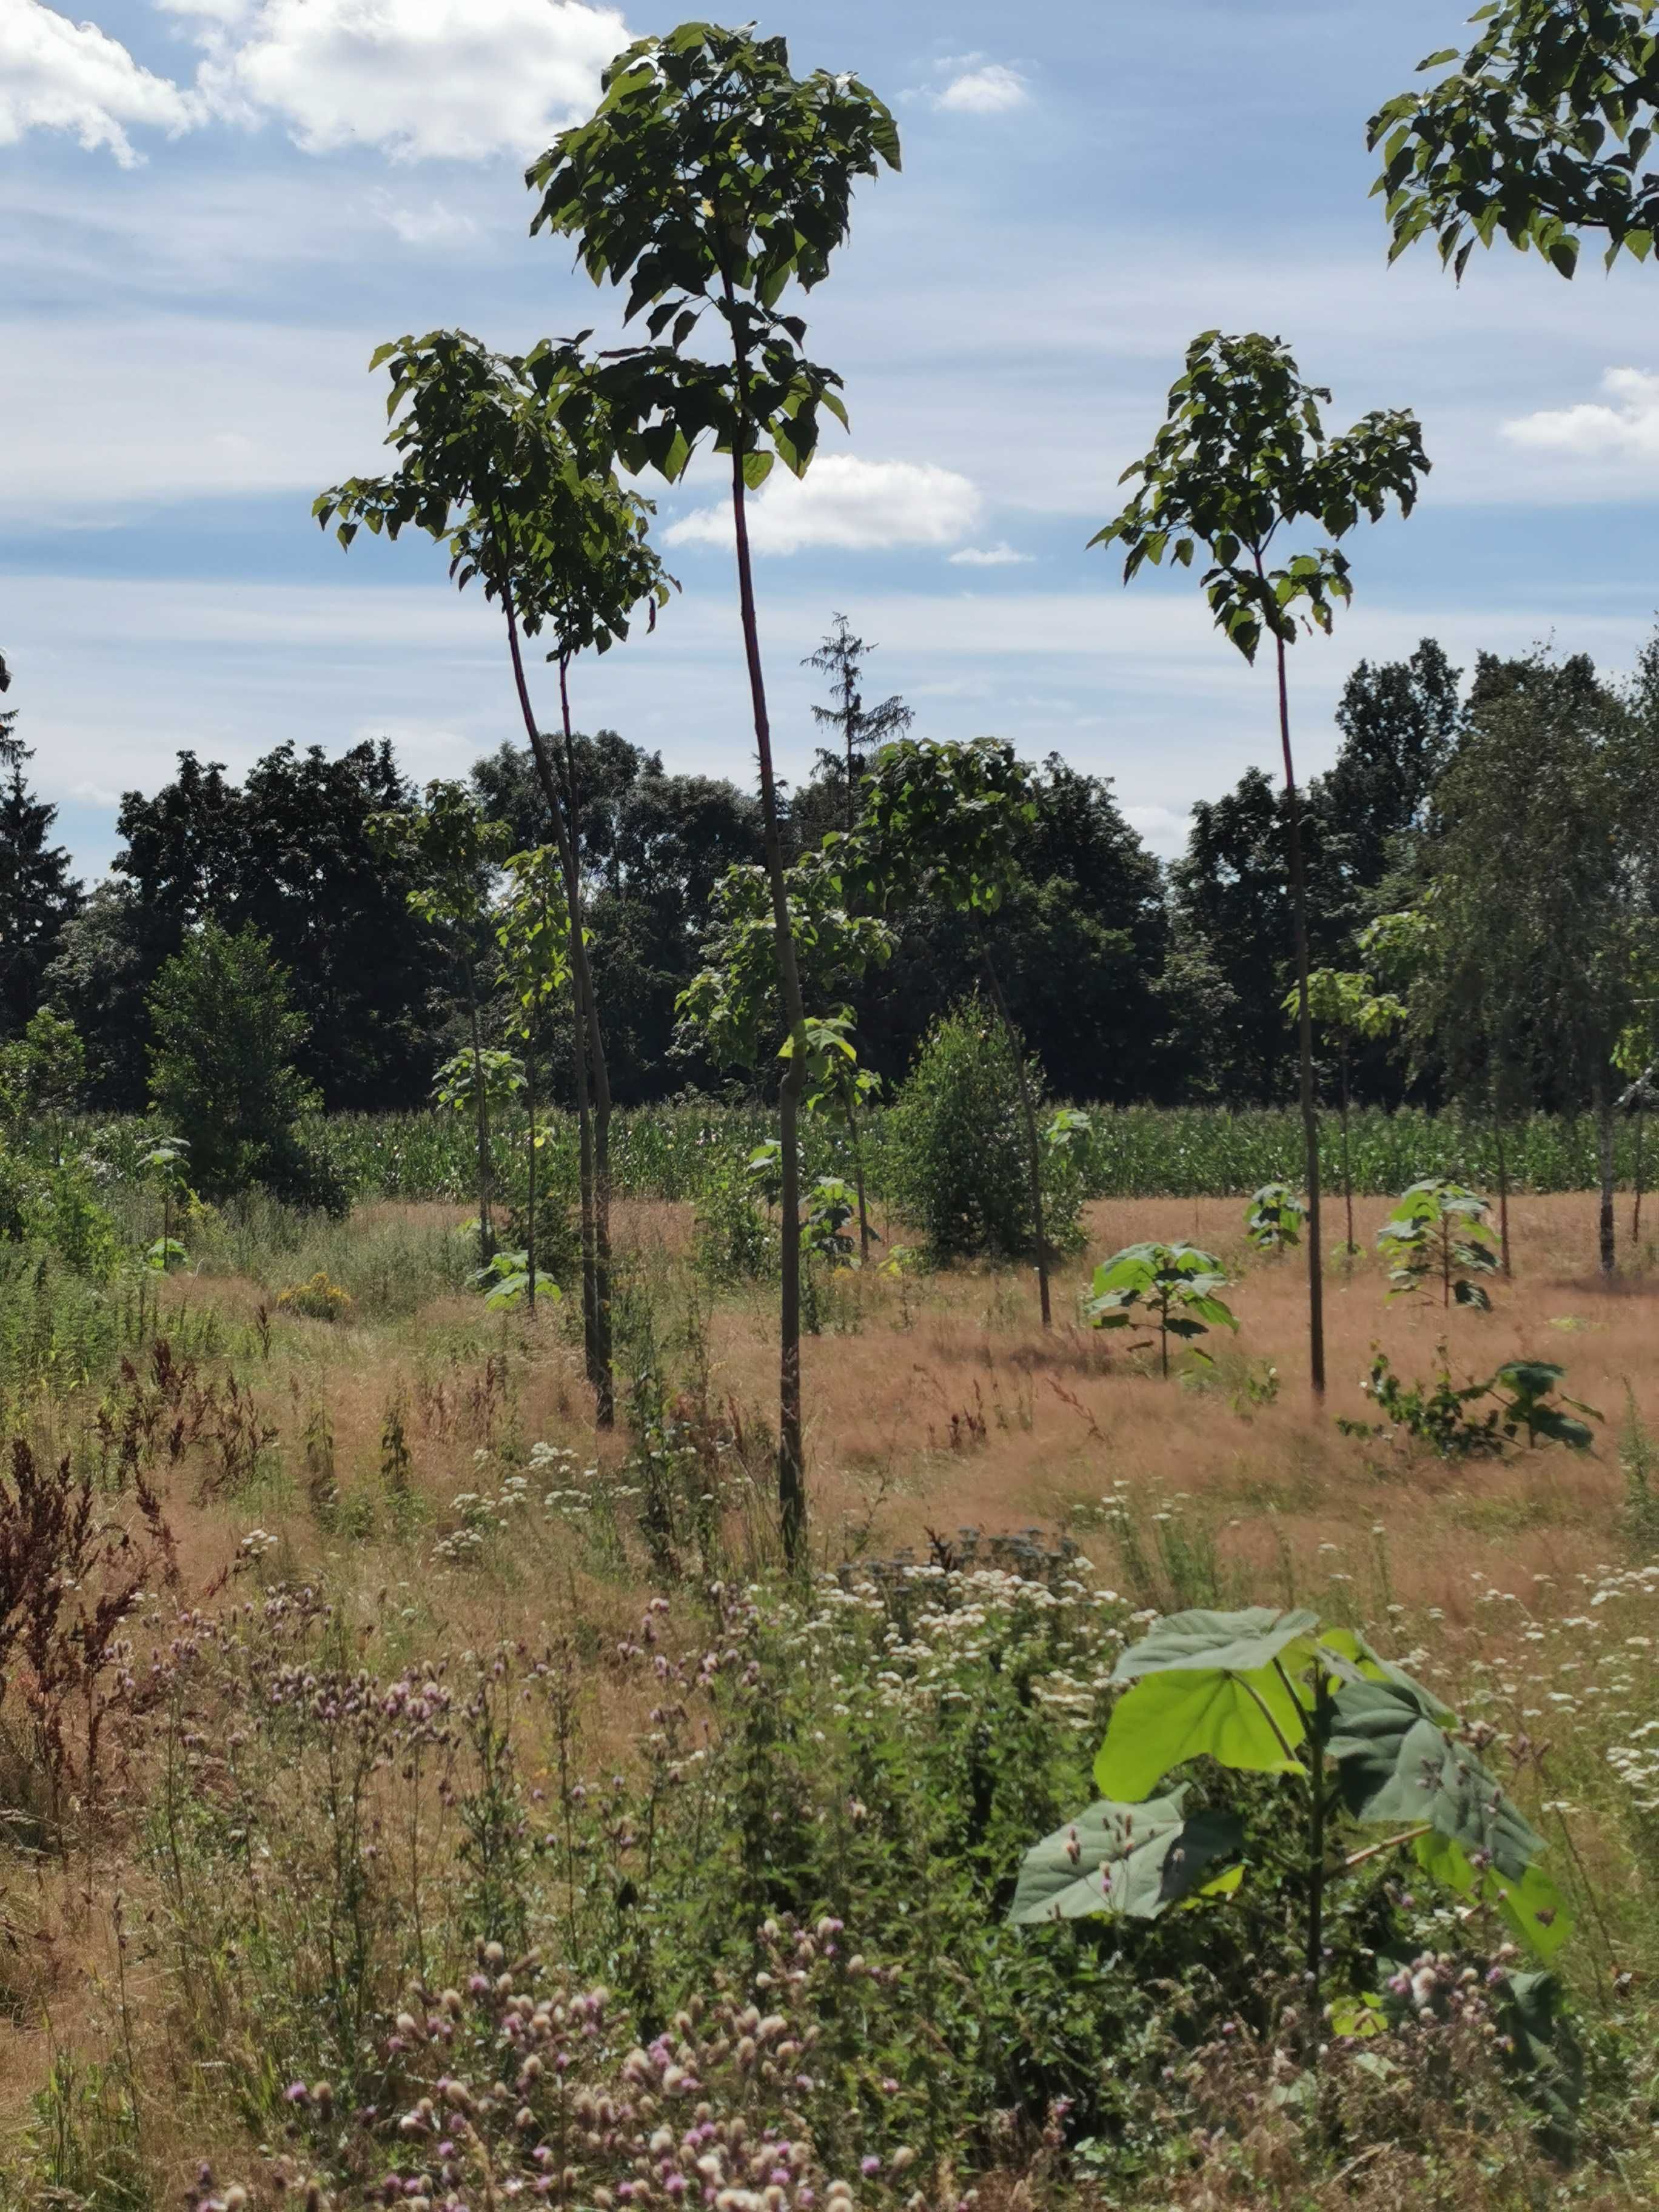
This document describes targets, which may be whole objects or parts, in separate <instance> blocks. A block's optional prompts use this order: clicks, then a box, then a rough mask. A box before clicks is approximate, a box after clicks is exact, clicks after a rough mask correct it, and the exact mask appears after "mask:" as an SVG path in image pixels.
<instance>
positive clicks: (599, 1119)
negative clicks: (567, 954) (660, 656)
mask: <svg viewBox="0 0 1659 2212" xmlns="http://www.w3.org/2000/svg"><path fill="white" fill-rule="evenodd" d="M569 671H570V662H569V657H568V655H567V656H566V657H565V658H564V659H562V660H561V661H560V663H559V714H560V719H561V720H562V724H563V726H564V779H565V804H566V805H567V806H568V809H569V818H570V860H569V889H568V896H569V902H570V935H571V947H572V954H573V958H572V972H573V973H580V975H582V976H583V977H584V979H585V982H584V989H585V992H586V1006H587V1041H588V1043H589V1046H590V1048H591V1049H592V1093H593V1146H592V1212H593V1291H592V1316H593V1392H594V1404H595V1410H596V1414H597V1418H598V1421H599V1426H600V1428H602V1429H608V1428H611V1427H612V1426H613V1425H615V1422H616V1419H617V1385H616V1365H615V1357H614V1346H613V1343H612V1335H611V1071H610V1067H609V1066H608V1065H607V1063H606V1060H605V1043H604V1040H603V1038H602V1036H601V1035H600V1031H599V994H598V993H597V992H596V991H595V989H594V987H593V971H592V965H591V963H589V960H588V957H587V942H586V936H585V935H584V922H583V915H582V882H581V857H580V856H581V826H582V825H581V812H580V804H579V802H578V799H577V796H576V745H575V740H574V737H573V736H572V734H571V729H570V683H569ZM578 946H580V962H579V963H578V962H577V960H576V959H575V957H574V955H575V951H576V948H577V947H578Z"/></svg>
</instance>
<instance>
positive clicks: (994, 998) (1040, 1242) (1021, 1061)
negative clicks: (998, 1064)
mask: <svg viewBox="0 0 1659 2212" xmlns="http://www.w3.org/2000/svg"><path fill="white" fill-rule="evenodd" d="M980 962H981V965H982V967H983V968H984V969H985V980H986V981H987V984H988V985H989V986H990V990H991V1003H992V1005H993V1006H994V1007H995V1008H996V1010H997V1014H998V1017H999V1018H1000V1021H1001V1023H1002V1030H1003V1034H1004V1036H1006V1038H1007V1040H1008V1049H1009V1051H1010V1052H1011V1053H1012V1054H1013V1056H1014V1076H1015V1079H1016V1081H1017V1082H1018V1085H1019V1110H1020V1118H1021V1119H1022V1120H1023V1121H1024V1124H1025V1172H1026V1176H1027V1177H1028V1180H1029V1182H1030V1195H1031V1223H1032V1237H1031V1241H1032V1243H1033V1244H1034V1246H1035V1247H1036V1270H1037V1296H1038V1298H1039V1300H1040V1301H1041V1304H1042V1326H1043V1327H1044V1328H1053V1327H1054V1314H1053V1311H1052V1309H1051V1307H1050V1304H1049V1300H1048V1226H1047V1224H1046V1223H1045V1222H1044V1220H1043V1218H1042V1146H1041V1145H1040V1144H1039V1143H1038V1140H1037V1125H1036V1106H1035V1105H1034V1104H1033V1103H1032V1099H1031V1080H1030V1076H1029V1075H1028V1074H1027V1073H1026V1068H1025V1048H1024V1045H1023V1044H1022V1043H1021V1042H1020V1039H1019V1032H1018V1030H1016V1029H1015V1027H1014V1024H1013V1022H1012V1018H1010V1015H1009V1012H1008V1002H1007V1000H1006V999H1005V998H1004V997H1003V995H1002V986H1001V984H1000V982H998V981H997V971H996V969H994V967H993V966H992V965H991V956H990V954H989V953H988V952H987V951H985V950H984V949H983V947H981V951H980Z"/></svg>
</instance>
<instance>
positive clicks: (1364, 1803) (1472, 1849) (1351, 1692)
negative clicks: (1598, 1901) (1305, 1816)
mask: <svg viewBox="0 0 1659 2212" xmlns="http://www.w3.org/2000/svg"><path fill="white" fill-rule="evenodd" d="M1328 1750H1329V1753H1330V1755H1331V1757H1332V1758H1333V1759H1334V1760H1335V1761H1336V1762H1337V1777H1338V1783H1339V1786H1340V1789H1341V1792H1342V1797H1343V1802H1345V1803H1346V1806H1347V1808H1348V1810H1349V1811H1350V1813H1352V1815H1353V1817H1354V1818H1355V1819H1356V1820H1376V1821H1397V1822H1398V1823H1399V1824H1400V1825H1401V1826H1403V1827H1411V1826H1415V1825H1416V1824H1417V1823H1418V1822H1419V1821H1422V1820H1427V1821H1430V1822H1431V1823H1432V1825H1433V1826H1434V1829H1435V1831H1436V1832H1437V1834H1439V1835H1442V1836H1446V1837H1449V1838H1450V1839H1451V1840H1452V1842H1454V1843H1455V1844H1458V1845H1459V1846H1460V1847H1461V1848H1462V1850H1463V1851H1464V1852H1465V1854H1466V1855H1468V1856H1469V1857H1471V1859H1472V1860H1476V1861H1480V1862H1484V1861H1486V1860H1490V1862H1491V1863H1492V1866H1493V1867H1495V1868H1496V1869H1498V1872H1499V1873H1501V1874H1502V1875H1504V1876H1505V1877H1506V1878H1507V1879H1508V1880H1510V1881H1519V1880H1520V1878H1521V1876H1522V1875H1523V1874H1524V1873H1525V1871H1526V1869H1527V1867H1528V1864H1529V1863H1530V1862H1531V1861H1532V1860H1533V1859H1534V1858H1535V1857H1537V1855H1538V1853H1539V1852H1540V1851H1541V1850H1542V1849H1543V1848H1544V1839H1543V1838H1542V1837H1541V1835H1540V1834H1539V1833H1538V1832H1537V1830H1536V1829H1535V1828H1534V1827H1533V1826H1532V1825H1531V1823H1530V1822H1529V1821H1528V1820H1526V1819H1525V1818H1524V1817H1523V1815H1522V1814H1521V1812H1520V1811H1519V1809H1518V1808H1517V1807H1516V1805H1515V1803H1514V1802H1513V1801H1512V1800H1511V1799H1510V1796H1509V1795H1508V1793H1507V1792H1506V1791H1505V1790H1504V1789H1503V1787H1502V1786H1501V1784H1499V1783H1498V1781H1497V1780H1496V1779H1495V1778H1494V1777H1493V1776H1492V1775H1491V1774H1489V1773H1488V1772H1487V1771H1486V1768H1485V1767H1484V1766H1482V1765H1481V1764H1480V1760H1479V1759H1477V1758H1476V1757H1475V1755H1474V1753H1473V1752H1472V1751H1471V1750H1470V1749H1469V1748H1468V1746H1467V1745H1466V1744H1462V1743H1459V1742H1457V1741H1455V1739H1454V1738H1453V1737H1451V1736H1449V1735H1447V1733H1446V1731H1445V1730H1444V1729H1443V1728H1441V1727H1440V1726H1439V1725H1438V1724H1437V1722H1436V1720H1435V1719H1434V1717H1433V1714H1432V1708H1431V1707H1430V1706H1429V1705H1428V1701H1427V1700H1426V1699H1425V1698H1424V1696H1423V1695H1422V1694H1421V1692H1414V1691H1413V1690H1410V1689H1408V1688H1407V1687H1406V1686H1404V1685H1403V1684H1402V1683H1400V1682H1370V1681H1360V1682H1350V1683H1348V1684H1346V1685H1345V1686H1344V1687H1343V1688H1342V1689H1341V1690H1340V1691H1339V1692H1337V1696H1336V1700H1335V1711H1334V1718H1333V1724H1332V1732H1331V1737H1330V1741H1329V1744H1328Z"/></svg>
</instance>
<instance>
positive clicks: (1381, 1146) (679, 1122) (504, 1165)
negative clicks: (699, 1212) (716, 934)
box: [307, 1101, 1659, 1204]
mask: <svg viewBox="0 0 1659 2212" xmlns="http://www.w3.org/2000/svg"><path fill="white" fill-rule="evenodd" d="M555 1127H556V1135H555V1138H554V1146H555V1149H556V1151H561V1152H568V1153H570V1154H571V1155H572V1156H573V1157H574V1150H575V1142H576V1136H575V1125H574V1121H573V1120H571V1119H570V1118H569V1117H562V1118H559V1119H556V1124H555ZM772 1133H774V1132H773V1119H772V1116H771V1115H770V1113H769V1111H768V1109H766V1108H765V1107H764V1106H761V1105H757V1104H752V1105H728V1104H724V1103H717V1102H714V1101H709V1102H707V1103H704V1102H700V1101H689V1102H688V1101H677V1102H675V1103H671V1104H667V1105H661V1106H648V1107H638V1108H634V1109H625V1110H623V1111H619V1112H618V1114H617V1117H616V1120H615V1122H614V1124H613V1125H612V1134H611V1160H612V1172H613V1175H614V1177H615V1183H616V1188H617V1193H618V1194H619V1195H620V1196H622V1197H625V1198H656V1199H670V1200H679V1199H693V1200H695V1199H696V1198H698V1197H700V1196H701V1195H702V1194H703V1192H704V1191H705V1190H706V1189H707V1188H708V1185H709V1182H710V1180H711V1177H712V1175H713V1173H714V1169H715V1167H716V1165H717V1164H719V1163H720V1162H722V1161H729V1160H730V1159H732V1158H733V1157H740V1158H741V1157H746V1156H747V1155H748V1154H749V1153H750V1152H752V1151H753V1150H754V1149H755V1147H756V1146H757V1145H760V1144H762V1143H763V1141H764V1140H765V1139H766V1138H768V1137H769V1136H770V1135H771V1134H772ZM1320 1134H1321V1157H1322V1164H1323V1173H1324V1179H1325V1182H1326V1183H1327V1185H1328V1187H1334V1185H1335V1183H1336V1182H1337V1180H1338V1177H1339V1174H1340V1129H1339V1127H1338V1123H1337V1120H1336V1116H1335V1115H1328V1116H1327V1117H1326V1118H1325V1120H1324V1121H1323V1122H1322V1125H1321V1133H1320ZM307 1137H308V1139H310V1140H311V1141H313V1143H315V1144H317V1145H318V1146H319V1147H320V1148H321V1149H322V1150H324V1151H325V1152H327V1154H328V1155H329V1157H330V1158H331V1159H332V1160H333V1161H334V1162H335V1164H337V1166H338V1167H339V1168H340V1170H342V1172H343V1174H344V1175H345V1176H346V1177H347V1179H348V1181H349V1183H350V1185H351V1187H352V1188H353V1189H354V1190H355V1191H356V1193H357V1194H358V1195H359V1196H360V1197H362V1198H410V1199H425V1198H441V1199H453V1200H456V1201H458V1202H459V1203H463V1204H464V1203H465V1202H467V1201H468V1200H469V1199H470V1197H471V1192H472V1189H473V1186H474V1182H475V1176H476V1163H475V1158H474V1153H473V1139H472V1133H471V1126H470V1124H469V1123H468V1122H466V1121H465V1120H464V1119H463V1118H462V1117H460V1116H459V1115H437V1114H426V1113H420V1114H380V1115H370V1114H337V1115H330V1116H327V1117H325V1118H319V1119H318V1120H317V1121H313V1123H311V1124H310V1125H309V1126H308V1127H307ZM882 1138H883V1116H882V1115H881V1113H880V1112H879V1111H877V1112H876V1113H874V1114H872V1115H871V1116H870V1117H869V1121H868V1125H867V1131H866V1162H867V1166H868V1170H869V1177H870V1182H871V1185H872V1188H873V1189H874V1190H875V1191H876V1192H877V1193H878V1194H879V1192H880V1189H881V1185H882ZM513 1142H514V1136H513V1129H512V1128H511V1127H506V1128H503V1129H501V1130H500V1131H498V1132H497V1133H496V1145H497V1148H498V1161H499V1165H500V1167H501V1170H502V1171H503V1172H504V1173H505V1172H506V1171H507V1170H508V1169H509V1164H510V1155H511V1153H512V1149H513ZM1636 1146H1637V1132H1636V1127H1635V1125H1634V1123H1632V1122H1626V1123H1624V1124H1622V1125H1621V1126H1620V1131H1619V1151H1618V1164H1619V1176H1620V1182H1624V1183H1626V1184H1629V1183H1632V1182H1634V1180H1635V1173H1636ZM1504 1150H1505V1152H1506V1155H1507V1158H1508V1164H1509V1172H1510V1182H1511V1184H1512V1186H1513V1187H1514V1188H1516V1189H1528V1190H1534V1191H1561V1190H1588V1189H1591V1188H1594V1186H1595V1126H1594V1124H1593V1122H1592V1121H1590V1120H1589V1117H1588V1116H1587V1115H1578V1116H1573V1115H1533V1116H1532V1117H1531V1118H1530V1119H1529V1120H1528V1121H1524V1122H1520V1123H1517V1124H1516V1125H1514V1126H1513V1127H1510V1128H1509V1129H1508V1130H1506V1131H1505V1133H1504ZM1351 1151H1352V1163H1353V1175H1354V1185H1355V1188H1356V1189H1358V1190H1359V1191H1362V1192H1365V1193H1369V1194H1376V1195H1382V1194H1389V1193H1393V1192H1398V1191H1401V1190H1403V1189H1404V1188H1406V1186H1407V1184H1408V1183H1412V1182H1416V1181H1418V1180H1419V1177H1421V1176H1428V1175H1440V1174H1454V1175H1456V1176H1460V1177H1462V1179H1464V1180H1465V1181H1468V1182H1471V1183H1473V1184H1474V1185H1476V1186H1477V1187H1480V1188H1491V1187H1492V1185H1493V1184H1494V1183H1495V1182H1496V1181H1497V1178H1498V1157H1497V1145H1496V1141H1495V1139H1494V1137H1493V1134H1492V1130H1491V1128H1490V1127H1486V1126H1485V1125H1483V1124H1480V1123H1475V1122H1468V1121H1462V1120H1461V1119H1460V1118H1458V1117H1457V1116H1456V1115H1433V1114H1424V1113H1418V1112H1414V1111H1404V1112H1401V1113H1397V1114H1389V1113H1384V1112H1383V1111H1382V1110H1381V1109H1367V1110H1365V1111H1364V1112H1360V1113H1357V1114H1355V1115H1353V1117H1352V1124H1351ZM1648 1151H1649V1158H1650V1160H1655V1159H1659V1142H1656V1143H1654V1144H1653V1145H1651V1146H1649V1148H1648ZM1086 1157H1087V1170H1086V1172H1087V1180H1088V1186H1089V1189H1090V1193H1091V1195H1092V1196H1094V1197H1097V1198H1154V1197H1159V1196H1169V1197H1178V1198H1206V1197H1211V1198H1224V1197H1230V1196H1238V1195H1242V1194H1245V1193H1248V1192H1249V1191H1252V1190H1255V1189H1256V1188H1259V1186H1260V1185H1261V1184H1262V1183H1264V1182H1277V1181H1285V1182H1297V1181H1298V1180H1299V1179H1300V1176H1301V1159H1302V1133H1301V1125H1300V1121H1299V1120H1298V1118H1297V1115H1296V1113H1295V1112H1294V1111H1293V1110H1291V1109H1277V1108H1263V1109H1246V1110H1243V1111H1241V1112H1237V1113H1231V1112H1228V1111H1226V1110H1225V1109H1221V1108H1218V1107H1207V1106H1195V1107H1176V1108H1159V1107H1150V1106H1131V1107H1125V1108H1115V1107H1101V1108H1097V1109H1094V1110H1093V1112H1092V1113H1091V1131H1090V1135H1089V1139H1088V1146H1087V1155H1086ZM846 1164H847V1146H846V1139H845V1137H844V1135H843V1134H842V1133H841V1132H840V1131H839V1130H836V1129H832V1128H828V1127H822V1126H819V1127H809V1130H808V1134H807V1159H806V1169H807V1173H808V1175H809V1176H816V1175H823V1174H827V1173H830V1172H839V1171H841V1170H843V1169H844V1168H845V1166H846ZM1650 1172H1651V1170H1650Z"/></svg>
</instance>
